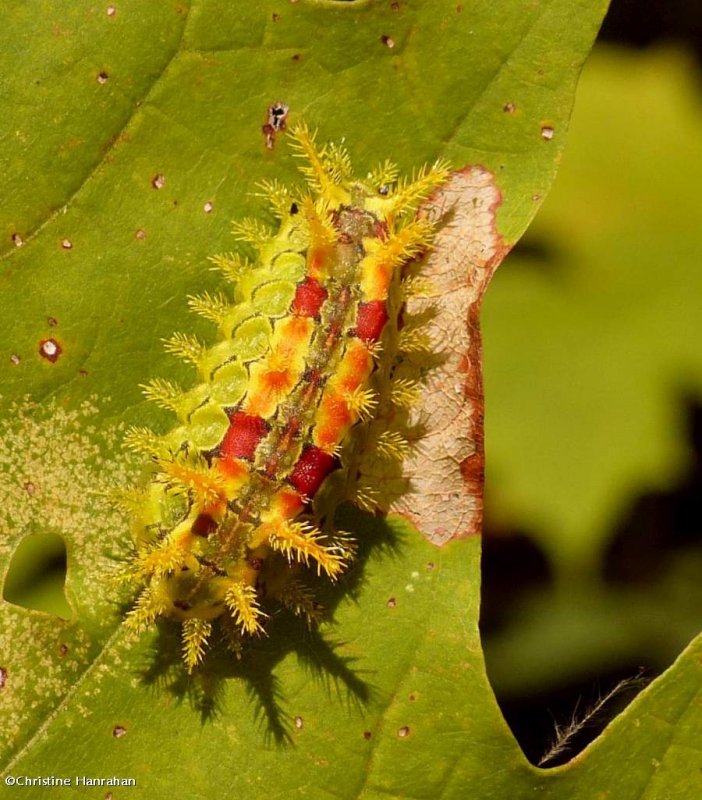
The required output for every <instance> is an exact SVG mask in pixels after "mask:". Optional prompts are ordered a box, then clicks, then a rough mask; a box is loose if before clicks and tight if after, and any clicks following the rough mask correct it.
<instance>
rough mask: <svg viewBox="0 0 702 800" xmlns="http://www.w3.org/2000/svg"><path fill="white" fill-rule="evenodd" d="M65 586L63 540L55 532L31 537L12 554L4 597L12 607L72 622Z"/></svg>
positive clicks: (31, 535)
mask: <svg viewBox="0 0 702 800" xmlns="http://www.w3.org/2000/svg"><path fill="white" fill-rule="evenodd" d="M65 583H66V544H65V542H64V541H63V538H62V537H61V536H59V535H58V534H55V533H41V534H30V535H29V536H25V537H24V539H22V541H21V542H20V543H19V545H18V546H17V548H16V550H15V552H14V553H13V555H12V559H11V560H10V566H9V568H8V571H7V575H6V576H5V584H4V586H3V592H2V596H3V599H4V600H6V601H7V602H8V603H12V604H13V605H16V606H21V607H22V608H31V609H34V610H37V611H45V612H47V613H49V614H55V615H56V616H58V617H62V618H63V619H70V617H71V616H72V613H73V612H72V611H71V607H70V606H69V605H68V601H67V600H66V595H65V593H64V587H65Z"/></svg>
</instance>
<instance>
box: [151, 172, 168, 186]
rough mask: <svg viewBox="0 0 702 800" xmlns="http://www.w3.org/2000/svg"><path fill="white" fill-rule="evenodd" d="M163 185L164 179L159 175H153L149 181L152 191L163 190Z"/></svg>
mask: <svg viewBox="0 0 702 800" xmlns="http://www.w3.org/2000/svg"><path fill="white" fill-rule="evenodd" d="M165 183H166V179H165V177H164V176H163V175H161V174H160V173H159V174H158V175H154V177H153V178H152V179H151V185H152V186H153V187H154V189H163V187H164V185H165Z"/></svg>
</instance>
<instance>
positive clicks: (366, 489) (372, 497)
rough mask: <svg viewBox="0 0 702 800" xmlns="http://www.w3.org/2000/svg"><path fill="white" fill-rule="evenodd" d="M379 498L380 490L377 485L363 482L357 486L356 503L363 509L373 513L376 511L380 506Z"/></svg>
mask: <svg viewBox="0 0 702 800" xmlns="http://www.w3.org/2000/svg"><path fill="white" fill-rule="evenodd" d="M379 498H380V492H379V491H378V489H377V488H376V487H375V486H371V485H365V484H363V485H359V486H357V487H356V493H355V496H354V503H355V504H356V505H357V506H358V507H359V508H361V509H363V511H368V512H369V513H371V514H372V513H373V512H374V511H376V510H377V509H378V508H379V504H378V500H379Z"/></svg>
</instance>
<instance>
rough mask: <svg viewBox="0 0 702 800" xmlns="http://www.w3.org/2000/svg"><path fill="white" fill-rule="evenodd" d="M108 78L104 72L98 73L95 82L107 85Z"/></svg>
mask: <svg viewBox="0 0 702 800" xmlns="http://www.w3.org/2000/svg"><path fill="white" fill-rule="evenodd" d="M109 77H110V76H109V75H108V74H107V73H106V72H98V75H97V82H98V83H100V84H104V83H107V81H108V79H109Z"/></svg>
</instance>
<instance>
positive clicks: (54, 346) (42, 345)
mask: <svg viewBox="0 0 702 800" xmlns="http://www.w3.org/2000/svg"><path fill="white" fill-rule="evenodd" d="M61 353H63V348H62V347H61V345H60V344H59V343H58V342H57V341H56V339H53V338H51V339H42V340H41V341H40V342H39V355H40V356H41V357H42V358H45V359H46V360H47V361H50V362H51V363H52V364H55V363H56V362H57V361H58V360H59V357H60V356H61Z"/></svg>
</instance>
